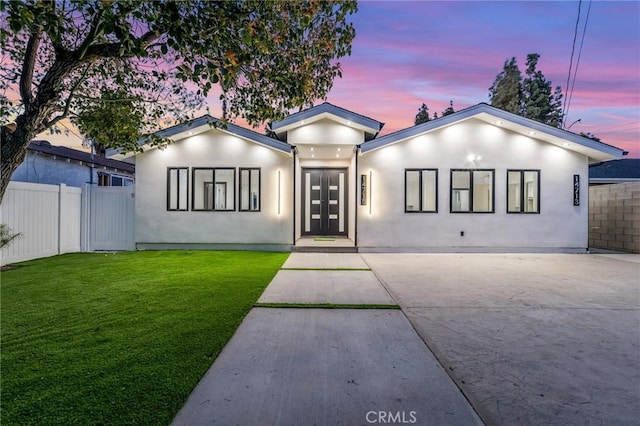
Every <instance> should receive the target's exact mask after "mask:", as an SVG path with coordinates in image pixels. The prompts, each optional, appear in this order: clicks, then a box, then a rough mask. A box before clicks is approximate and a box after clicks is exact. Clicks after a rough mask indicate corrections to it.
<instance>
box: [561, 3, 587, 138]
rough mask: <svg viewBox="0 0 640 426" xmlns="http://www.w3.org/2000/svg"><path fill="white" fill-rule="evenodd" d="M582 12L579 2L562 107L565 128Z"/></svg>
mask: <svg viewBox="0 0 640 426" xmlns="http://www.w3.org/2000/svg"><path fill="white" fill-rule="evenodd" d="M581 10H582V0H580V1H579V2H578V19H576V27H575V28H574V30H573V44H572V45H571V58H570V59H569V73H568V74H567V84H566V86H565V88H566V89H565V96H564V105H563V106H562V127H563V128H564V121H565V117H566V116H567V112H566V111H567V98H568V97H569V83H571V70H572V68H573V54H574V53H575V50H576V39H577V38H578V26H579V25H580V11H581Z"/></svg>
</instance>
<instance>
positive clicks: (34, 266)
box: [0, 251, 288, 425]
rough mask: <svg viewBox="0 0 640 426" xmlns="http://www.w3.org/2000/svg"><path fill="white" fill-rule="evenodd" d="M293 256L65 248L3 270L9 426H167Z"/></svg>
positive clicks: (4, 402)
mask: <svg viewBox="0 0 640 426" xmlns="http://www.w3.org/2000/svg"><path fill="white" fill-rule="evenodd" d="M287 256H288V254H287V253H256V252H205V251H194V252H188V251H149V252H129V253H117V254H69V255H63V256H56V257H52V258H47V259H40V260H36V261H30V262H24V263H22V264H21V265H22V267H20V268H18V269H14V270H10V271H5V272H2V274H1V275H0V296H1V299H0V301H1V304H2V305H1V308H2V309H1V313H0V319H1V345H2V346H1V357H0V359H1V366H0V367H1V370H0V385H1V390H2V395H1V396H2V398H1V410H2V411H1V419H0V422H1V423H2V425H11V424H21V425H22V424H47V425H51V424H64V425H68V424H82V425H86V424H123V425H124V424H168V423H169V422H170V421H171V420H172V418H173V416H174V415H175V414H176V413H177V411H178V410H179V409H180V408H181V406H182V404H183V403H184V401H185V400H186V398H187V396H188V395H189V393H190V392H191V391H192V389H193V387H194V386H195V385H196V384H197V382H198V380H199V379H200V378H201V377H202V375H203V374H204V373H205V372H206V370H207V369H208V368H209V366H210V365H211V363H212V362H213V360H214V359H215V358H216V356H217V355H218V354H219V352H220V351H221V350H222V348H223V347H224V345H225V344H226V343H227V341H228V340H229V339H230V338H231V336H232V335H233V333H234V331H235V329H236V328H237V326H238V325H239V324H240V322H241V321H242V319H243V318H244V316H245V315H246V314H247V312H248V311H249V310H250V309H251V307H252V306H253V305H254V303H255V302H256V300H257V299H258V297H259V296H260V294H261V293H262V291H263V290H264V288H265V287H266V285H267V284H268V283H269V282H270V281H271V279H272V278H273V276H274V275H275V274H276V272H277V271H278V268H280V266H281V265H282V264H283V262H284V261H285V260H286V258H287Z"/></svg>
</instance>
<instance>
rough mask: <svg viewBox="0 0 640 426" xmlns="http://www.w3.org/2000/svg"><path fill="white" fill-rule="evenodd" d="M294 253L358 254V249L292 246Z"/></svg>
mask: <svg viewBox="0 0 640 426" xmlns="http://www.w3.org/2000/svg"><path fill="white" fill-rule="evenodd" d="M291 251H292V252H293V253H357V252H358V247H345V246H291Z"/></svg>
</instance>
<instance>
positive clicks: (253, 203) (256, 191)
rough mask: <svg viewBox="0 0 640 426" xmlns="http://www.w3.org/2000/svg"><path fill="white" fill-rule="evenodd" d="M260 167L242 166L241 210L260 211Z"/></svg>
mask: <svg viewBox="0 0 640 426" xmlns="http://www.w3.org/2000/svg"><path fill="white" fill-rule="evenodd" d="M260 189H261V188H260V168H243V167H241V168H240V190H239V193H240V211H241V212H259V211H260Z"/></svg>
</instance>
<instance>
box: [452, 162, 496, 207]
mask: <svg viewBox="0 0 640 426" xmlns="http://www.w3.org/2000/svg"><path fill="white" fill-rule="evenodd" d="M493 188H494V170H455V169H452V170H451V213H493V210H494V197H493V195H494V190H493Z"/></svg>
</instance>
